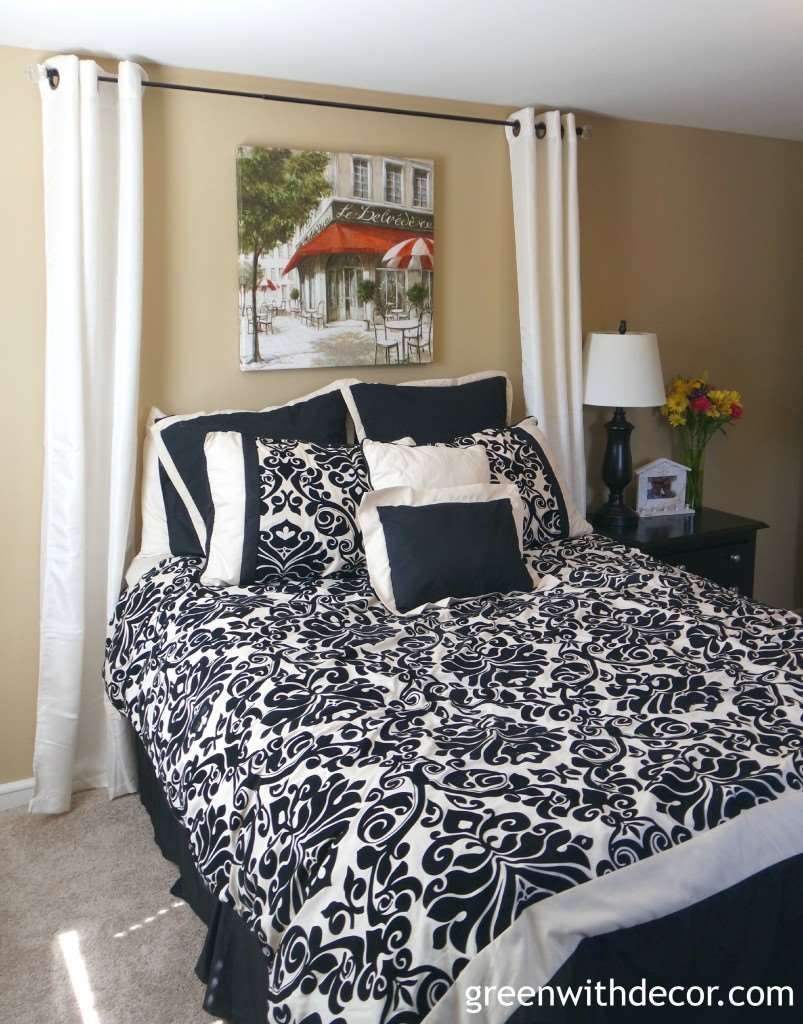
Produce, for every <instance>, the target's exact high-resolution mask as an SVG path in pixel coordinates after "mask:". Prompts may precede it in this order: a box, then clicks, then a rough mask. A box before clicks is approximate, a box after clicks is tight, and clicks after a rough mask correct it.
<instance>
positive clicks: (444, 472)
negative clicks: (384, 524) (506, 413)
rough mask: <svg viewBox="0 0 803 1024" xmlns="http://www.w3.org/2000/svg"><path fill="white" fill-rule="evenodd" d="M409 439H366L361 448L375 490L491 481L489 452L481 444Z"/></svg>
mask: <svg viewBox="0 0 803 1024" xmlns="http://www.w3.org/2000/svg"><path fill="white" fill-rule="evenodd" d="M406 441H407V439H405V443H401V444H399V443H397V444H389V443H387V442H385V441H368V440H365V441H363V443H362V451H363V455H364V456H365V461H366V462H367V463H368V473H369V475H370V479H371V487H372V488H373V489H374V490H376V491H378V490H381V489H382V488H383V487H413V488H427V487H429V488H432V487H460V486H463V485H466V484H489V483H490V482H491V469H490V466H489V465H488V456H487V454H486V452H485V449H484V448H483V447H482V445H472V446H470V447H468V448H445V447H444V446H443V445H434V444H422V445H418V446H417V447H409V446H408V444H407V443H406Z"/></svg>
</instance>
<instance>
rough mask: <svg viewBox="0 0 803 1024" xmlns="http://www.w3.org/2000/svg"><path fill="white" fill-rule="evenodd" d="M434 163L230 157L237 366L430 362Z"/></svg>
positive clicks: (251, 150) (240, 153)
mask: <svg viewBox="0 0 803 1024" xmlns="http://www.w3.org/2000/svg"><path fill="white" fill-rule="evenodd" d="M434 187H435V182H434V165H433V162H432V160H426V159H413V158H409V157H391V156H375V155H368V154H362V153H325V152H319V151H316V150H293V149H265V148H260V147H257V146H240V147H238V150H237V206H238V227H239V249H240V252H239V325H240V331H239V339H240V367H241V369H242V370H245V371H249V372H250V371H254V370H281V369H298V368H299V367H312V366H361V365H366V364H370V365H374V364H382V365H388V364H389V365H399V366H402V365H405V364H409V363H419V362H420V363H427V362H431V361H432V354H433V347H434V325H433V312H432V295H433V280H434V270H435V237H434Z"/></svg>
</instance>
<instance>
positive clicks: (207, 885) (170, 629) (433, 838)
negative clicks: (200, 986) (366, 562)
mask: <svg viewBox="0 0 803 1024" xmlns="http://www.w3.org/2000/svg"><path fill="white" fill-rule="evenodd" d="M527 558H528V560H529V562H530V564H531V567H532V569H533V570H535V571H536V572H537V573H538V575H539V576H540V578H541V583H540V585H539V587H538V589H536V590H534V591H533V592H532V593H513V594H507V595H491V596H484V597H473V598H466V599H462V600H457V601H454V602H452V603H451V604H449V605H448V607H432V608H430V609H428V610H426V611H424V612H423V613H422V614H418V615H414V616H411V617H403V616H399V615H394V614H392V613H390V612H389V611H387V610H386V609H385V608H384V607H383V606H382V605H381V604H380V603H379V601H378V600H377V599H376V597H375V596H374V593H373V591H372V588H371V586H370V583H369V580H368V576H367V574H366V572H365V571H364V569H360V568H356V569H351V570H349V571H344V572H340V573H336V574H334V575H332V576H329V577H326V578H320V579H313V580H306V581H301V582H298V583H296V584H287V585H286V586H283V587H282V588H281V589H278V588H277V589H271V588H269V587H265V586H239V587H238V586H235V587H228V588H226V589H223V590H220V589H213V588H210V587H207V586H204V585H203V584H201V583H200V582H199V572H200V566H201V561H200V560H199V559H197V558H191V557H176V558H167V559H163V560H161V561H158V562H157V563H156V564H151V565H150V566H145V567H144V569H145V571H144V572H143V574H142V575H141V576H139V573H138V572H136V571H134V572H133V573H131V574H130V576H129V581H130V586H129V587H128V588H127V589H126V590H125V591H124V593H123V594H122V596H121V598H120V601H119V604H118V606H117V610H116V614H115V617H114V620H113V622H112V626H111V629H110V634H109V640H108V647H107V660H106V668H105V675H106V686H107V690H108V693H109V696H110V698H111V701H112V703H113V704H114V706H115V707H116V708H117V709H118V710H119V711H120V712H121V713H122V714H123V715H124V716H125V717H126V718H127V719H128V721H129V722H130V724H131V726H132V728H133V730H134V732H135V734H136V737H137V744H138V750H139V756H140V768H141V780H142V782H141V785H142V798H143V802H144V803H145V805H146V808H147V809H148V811H149V813H150V815H151V818H152V821H153V823H154V828H155V831H156V836H157V840H158V841H159V843H160V845H161V847H162V849H163V852H165V853H166V855H167V856H169V857H171V858H172V859H173V860H175V861H176V862H177V863H178V864H179V865H180V868H181V879H180V881H179V883H178V884H179V888H178V889H177V890H176V891H178V892H180V893H181V894H183V895H184V896H185V898H187V899H188V901H189V902H190V903H191V904H192V905H193V906H194V908H195V909H196V910H197V911H198V912H199V913H200V914H201V915H202V916H203V917H204V919H205V920H206V921H207V923H208V925H209V940H208V943H207V948H206V949H205V950H204V952H203V955H202V957H201V962H200V967H199V973H200V974H201V976H202V977H203V978H204V980H205V981H206V982H207V996H206V1005H207V1007H208V1008H209V1009H210V1011H211V1012H214V1013H216V1014H217V1015H218V1016H220V1017H224V1018H226V1019H231V1020H235V1021H237V1024H256V1022H257V1021H260V1022H262V1021H270V1022H272V1024H291V1022H292V1024H329V1022H333V1024H334V1022H338V1024H340V1022H342V1024H380V1022H382V1024H418V1022H426V1024H447V1022H466V1024H468V1022H470V1021H478V1020H481V1021H483V1022H489V1024H490V1022H510V1024H526V1022H535V1021H547V1020H550V1021H551V1020H556V1021H558V1020H567V1021H569V1020H571V1021H575V1020H583V1021H592V1020H593V1021H616V1022H618V1021H621V1020H629V1019H639V1020H643V1019H646V1018H645V1017H644V1016H638V1014H639V1013H643V1012H644V1011H643V1010H638V1009H636V1010H634V1009H632V1008H630V1009H628V1008H624V1007H614V1008H610V1007H608V1008H606V1007H605V1006H604V1005H599V1000H597V1002H596V1003H594V1004H593V1005H584V1006H583V1005H581V1006H575V1007H560V1006H551V1007H550V1006H536V1005H533V1004H532V1002H530V1003H529V1004H527V1003H526V1001H525V1002H524V1003H522V1004H521V1005H517V1004H516V1003H515V1002H514V1003H511V1002H510V996H509V993H507V992H506V993H505V996H504V999H503V998H502V995H501V994H500V991H499V990H500V988H503V987H505V986H512V987H513V988H515V989H517V990H519V989H521V988H522V987H525V988H526V987H527V986H530V987H533V988H535V989H537V988H538V987H539V986H542V985H547V984H548V983H549V982H550V981H552V982H553V983H555V984H557V983H559V982H560V983H564V982H565V983H573V982H574V983H582V984H586V983H587V984H589V985H591V984H592V983H593V982H595V981H596V980H597V979H602V980H606V979H616V980H617V981H620V982H621V983H622V984H636V983H638V982H639V981H640V980H641V979H647V981H648V982H649V983H650V984H653V985H667V986H669V985H676V984H681V985H682V984H685V985H690V984H692V985H693V984H702V985H707V984H715V985H721V986H722V991H723V992H724V991H725V988H726V987H728V986H731V985H736V984H746V985H767V984H774V985H788V986H790V987H791V990H792V998H793V999H794V1002H795V1007H796V1009H793V1010H790V1011H786V1010H784V1009H780V1008H777V1009H773V1016H772V1019H773V1020H783V1019H785V1017H784V1014H785V1013H786V1012H789V1013H790V1016H789V1018H788V1019H793V1020H799V1019H800V1012H801V1011H800V1006H801V1005H803V1004H802V1003H801V1000H803V982H802V981H801V967H802V965H803V939H801V936H803V750H801V740H802V739H803V630H802V628H801V627H802V626H803V623H801V619H800V617H798V616H797V615H795V614H793V613H792V612H787V611H781V610H775V609H771V608H768V607H766V606H762V605H759V604H755V603H753V602H750V601H747V600H745V599H742V598H740V597H739V596H738V595H736V594H734V593H732V592H730V591H726V590H724V589H722V588H720V587H718V586H716V585H714V584H711V583H708V582H707V581H705V580H703V579H701V578H698V577H695V576H692V575H690V574H688V573H687V572H685V571H683V570H681V569H678V568H673V567H669V566H666V565H663V564H660V563H658V562H655V561H653V560H652V559H650V558H649V557H647V556H645V555H643V554H641V553H639V552H637V551H634V550H630V549H626V548H624V547H622V546H621V545H618V544H616V543H614V542H612V541H610V540H608V539H605V538H603V537H600V536H598V535H595V534H591V535H587V536H583V537H579V538H576V539H572V540H561V541H556V542H553V543H550V544H546V545H544V546H543V547H541V548H539V549H537V550H535V551H530V552H529V553H528V554H527ZM138 576H139V578H137V577H138ZM486 988H488V989H489V990H493V991H492V992H491V995H490V997H489V999H487V1000H485V1003H483V1000H482V998H481V997H478V1000H479V1003H480V1005H478V1003H477V1001H476V1000H475V1001H472V999H470V998H469V997H470V996H472V995H476V994H477V991H478V990H479V991H480V992H483V991H484V989H486ZM725 1002H727V1000H725ZM674 1009H675V1008H672V1007H670V1008H668V1009H666V1010H664V1011H662V1013H663V1017H659V1019H665V1018H666V1017H667V1016H668V1015H670V1014H671V1012H673V1010H674ZM735 1012H736V1011H735V1010H734V1009H733V1007H731V1006H728V1005H720V1006H717V1004H716V1002H715V1003H714V1006H713V1008H709V1007H707V1006H704V1007H703V1008H702V1009H699V1010H697V1009H693V1008H690V1006H689V1005H686V1006H684V1007H683V1008H682V1009H676V1014H677V1019H681V1020H684V1021H688V1020H693V1019H696V1018H695V1014H696V1013H700V1014H702V1015H703V1017H704V1019H705V1020H706V1021H707V1020H711V1019H715V1020H716V1019H732V1016H731V1015H732V1014H733V1013H735ZM758 1012H759V1011H756V1013H758ZM650 1013H651V1014H652V1011H650ZM631 1014H635V1016H633V1017H631ZM649 1019H653V1017H652V1016H650V1017H649ZM754 1019H766V1018H759V1017H758V1016H755V1017H754Z"/></svg>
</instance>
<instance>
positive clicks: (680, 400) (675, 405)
mask: <svg viewBox="0 0 803 1024" xmlns="http://www.w3.org/2000/svg"><path fill="white" fill-rule="evenodd" d="M666 404H667V408H668V409H669V411H670V412H685V410H686V409H688V407H689V400H688V398H687V397H686V396H685V395H683V394H678V392H677V391H672V392H671V393H670V394H669V395H668V396H667V399H666Z"/></svg>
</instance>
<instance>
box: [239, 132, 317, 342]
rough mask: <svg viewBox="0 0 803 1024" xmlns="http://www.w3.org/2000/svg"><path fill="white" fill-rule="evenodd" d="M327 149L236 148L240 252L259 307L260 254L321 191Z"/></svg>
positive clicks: (289, 230) (285, 236)
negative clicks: (248, 256)
mask: <svg viewBox="0 0 803 1024" xmlns="http://www.w3.org/2000/svg"><path fill="white" fill-rule="evenodd" d="M328 162H329V158H328V156H327V154H326V153H319V152H314V151H306V150H305V151H303V152H294V151H292V150H289V149H258V148H256V147H253V148H252V147H246V146H244V147H241V148H240V149H239V150H238V151H237V180H238V190H239V191H238V195H239V232H240V252H246V253H250V254H251V268H250V270H251V274H250V285H251V302H252V304H253V309H254V313H255V314H256V308H257V287H258V285H259V258H260V256H261V255H262V254H263V253H264V252H267V251H269V250H271V249H273V248H274V247H275V246H277V245H282V244H284V243H285V242H289V241H290V239H291V238H292V236H293V232H294V231H295V229H296V227H297V226H298V225H299V224H303V223H304V221H305V220H306V219H307V218H308V217H309V215H310V214H311V213H312V211H313V210H314V209H315V208H316V206H317V205H318V203H319V202H320V201H321V199H323V198H324V196H327V195H329V194H330V192H331V186H330V184H329V182H328V181H327V180H326V177H325V175H324V172H325V171H326V167H327V164H328ZM251 359H252V361H253V362H258V361H259V328H258V324H257V320H256V316H255V318H254V350H253V354H252V357H251Z"/></svg>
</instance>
